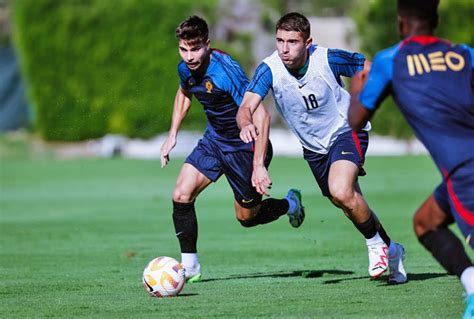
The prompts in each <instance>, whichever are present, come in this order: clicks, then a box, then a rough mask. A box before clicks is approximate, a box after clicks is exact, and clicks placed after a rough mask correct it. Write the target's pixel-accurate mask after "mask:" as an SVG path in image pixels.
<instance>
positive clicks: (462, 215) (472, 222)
mask: <svg viewBox="0 0 474 319" xmlns="http://www.w3.org/2000/svg"><path fill="white" fill-rule="evenodd" d="M433 194H434V197H435V199H436V202H437V203H438V205H439V206H440V207H441V209H442V210H443V211H444V212H446V213H447V214H450V215H451V216H452V218H453V219H454V221H455V222H456V224H457V225H458V227H459V229H460V230H461V232H462V234H463V235H464V237H465V238H466V242H467V243H468V244H469V245H470V246H471V248H474V238H473V237H474V160H471V161H469V162H467V163H464V164H463V165H461V166H459V167H458V168H457V169H456V170H455V171H454V172H453V173H451V175H449V176H448V175H445V176H444V179H443V182H442V183H441V184H440V185H439V186H438V187H437V188H436V189H435V191H434V193H433Z"/></svg>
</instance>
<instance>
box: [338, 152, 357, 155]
mask: <svg viewBox="0 0 474 319" xmlns="http://www.w3.org/2000/svg"><path fill="white" fill-rule="evenodd" d="M341 154H342V155H348V154H354V153H352V152H344V151H342V152H341Z"/></svg>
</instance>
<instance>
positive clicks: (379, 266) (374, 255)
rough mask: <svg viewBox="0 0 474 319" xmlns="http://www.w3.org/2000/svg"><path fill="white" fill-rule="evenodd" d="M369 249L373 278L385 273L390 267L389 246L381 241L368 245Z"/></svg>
mask: <svg viewBox="0 0 474 319" xmlns="http://www.w3.org/2000/svg"><path fill="white" fill-rule="evenodd" d="M367 250H368V251H369V275H370V277H372V278H373V279H375V278H378V277H380V276H382V275H383V273H384V272H386V271H387V269H388V247H387V245H386V244H385V243H384V242H383V241H380V242H378V243H375V244H371V245H367Z"/></svg>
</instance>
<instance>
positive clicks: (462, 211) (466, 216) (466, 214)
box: [442, 169, 474, 226]
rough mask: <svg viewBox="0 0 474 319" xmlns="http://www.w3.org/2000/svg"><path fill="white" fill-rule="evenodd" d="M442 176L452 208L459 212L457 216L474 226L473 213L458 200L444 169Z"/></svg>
mask: <svg viewBox="0 0 474 319" xmlns="http://www.w3.org/2000/svg"><path fill="white" fill-rule="evenodd" d="M442 172H443V175H444V178H445V179H446V185H447V186H448V194H449V197H450V198H451V201H452V202H453V204H454V209H455V210H456V211H457V212H458V213H459V216H461V218H462V219H463V220H464V221H465V222H466V223H468V224H469V225H471V226H474V213H473V212H471V211H470V210H469V209H467V208H466V207H464V205H463V204H462V203H461V201H460V200H459V198H458V196H457V195H456V193H455V192H454V188H453V183H452V182H451V178H450V177H449V175H448V172H446V171H445V170H444V169H443V170H442Z"/></svg>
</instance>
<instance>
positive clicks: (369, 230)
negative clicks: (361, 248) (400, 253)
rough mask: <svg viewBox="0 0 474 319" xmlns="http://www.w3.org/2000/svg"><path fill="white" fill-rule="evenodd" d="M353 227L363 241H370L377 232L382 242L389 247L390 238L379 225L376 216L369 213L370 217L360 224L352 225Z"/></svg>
mask: <svg viewBox="0 0 474 319" xmlns="http://www.w3.org/2000/svg"><path fill="white" fill-rule="evenodd" d="M353 224H354V226H355V227H356V228H357V230H358V231H359V232H360V233H361V234H362V235H363V236H364V237H365V239H370V238H372V237H374V236H375V235H376V234H377V232H379V235H380V238H382V240H383V241H384V243H385V244H386V245H387V246H390V242H391V241H390V237H388V235H387V232H386V231H385V229H384V228H383V226H382V224H380V221H379V219H378V218H377V216H376V215H375V214H374V213H373V212H372V211H371V212H370V217H369V219H367V220H366V221H365V222H363V223H362V224H356V223H354V222H353Z"/></svg>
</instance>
